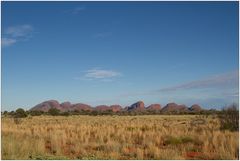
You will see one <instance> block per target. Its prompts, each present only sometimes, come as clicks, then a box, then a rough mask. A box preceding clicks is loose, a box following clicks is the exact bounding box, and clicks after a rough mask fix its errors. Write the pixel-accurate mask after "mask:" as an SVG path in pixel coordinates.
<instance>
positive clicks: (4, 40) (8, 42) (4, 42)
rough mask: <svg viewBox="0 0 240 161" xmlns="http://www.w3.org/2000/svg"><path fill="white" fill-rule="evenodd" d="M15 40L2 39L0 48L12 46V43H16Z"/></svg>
mask: <svg viewBox="0 0 240 161" xmlns="http://www.w3.org/2000/svg"><path fill="white" fill-rule="evenodd" d="M16 41H17V40H16V39H12V38H2V46H3V47H5V46H10V45H13V44H14V43H16Z"/></svg>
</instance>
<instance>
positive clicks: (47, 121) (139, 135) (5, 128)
mask: <svg viewBox="0 0 240 161" xmlns="http://www.w3.org/2000/svg"><path fill="white" fill-rule="evenodd" d="M1 124H2V159H159V160H160V159H238V157H239V156H238V153H239V144H238V143H239V141H238V139H239V138H238V135H239V133H238V132H230V131H227V130H226V131H220V130H219V122H218V119H216V118H214V117H212V116H209V117H203V116H196V115H148V116H144V115H143V116H69V117H64V116H56V117H53V116H34V117H31V116H30V117H27V118H23V119H22V120H20V121H18V122H16V121H15V122H14V120H13V118H7V117H3V118H2V123H1Z"/></svg>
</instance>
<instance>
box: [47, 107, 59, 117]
mask: <svg viewBox="0 0 240 161" xmlns="http://www.w3.org/2000/svg"><path fill="white" fill-rule="evenodd" d="M48 113H49V114H50V115H52V116H57V115H59V114H60V110H59V109H56V108H50V109H49V110H48Z"/></svg>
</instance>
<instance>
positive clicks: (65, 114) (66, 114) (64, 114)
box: [62, 112, 70, 116]
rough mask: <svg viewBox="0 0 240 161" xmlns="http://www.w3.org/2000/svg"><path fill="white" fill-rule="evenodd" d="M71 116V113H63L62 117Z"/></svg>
mask: <svg viewBox="0 0 240 161" xmlns="http://www.w3.org/2000/svg"><path fill="white" fill-rule="evenodd" d="M69 115H70V113H69V112H63V113H62V116H69Z"/></svg>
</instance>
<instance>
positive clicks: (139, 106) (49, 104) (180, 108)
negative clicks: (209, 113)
mask: <svg viewBox="0 0 240 161" xmlns="http://www.w3.org/2000/svg"><path fill="white" fill-rule="evenodd" d="M50 108H56V109H59V110H60V111H61V112H66V111H75V110H77V111H93V110H94V111H113V112H119V111H144V110H147V111H148V110H149V111H152V110H154V111H161V112H162V113H168V112H199V111H201V110H202V108H201V106H199V105H197V104H194V105H192V106H191V107H187V106H186V105H178V104H176V103H173V102H172V103H168V104H167V105H165V106H164V107H163V108H161V105H160V104H151V105H149V106H147V107H145V104H144V102H143V101H138V102H136V103H134V104H132V105H131V106H126V107H125V108H123V107H122V106H120V105H110V106H107V105H98V106H96V107H92V106H90V105H87V104H83V103H76V104H71V103H70V102H63V103H61V104H60V103H59V102H58V101H56V100H48V101H44V102H42V103H40V104H37V105H36V106H34V107H32V108H31V109H30V110H32V111H44V112H47V111H48V110H49V109H50Z"/></svg>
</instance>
